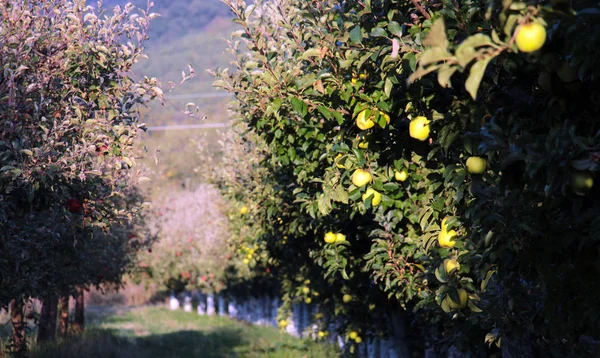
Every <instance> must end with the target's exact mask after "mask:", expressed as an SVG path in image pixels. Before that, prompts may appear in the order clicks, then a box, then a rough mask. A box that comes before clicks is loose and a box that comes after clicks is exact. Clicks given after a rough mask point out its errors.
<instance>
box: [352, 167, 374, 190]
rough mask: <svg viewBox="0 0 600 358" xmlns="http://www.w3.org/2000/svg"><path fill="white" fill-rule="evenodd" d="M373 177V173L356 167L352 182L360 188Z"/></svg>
mask: <svg viewBox="0 0 600 358" xmlns="http://www.w3.org/2000/svg"><path fill="white" fill-rule="evenodd" d="M371 179H373V177H372V176H371V173H369V172H368V171H366V170H363V169H356V170H355V171H354V173H353V174H352V184H354V185H356V186H357V187H359V188H360V187H362V186H365V185H366V184H367V183H369V182H371Z"/></svg>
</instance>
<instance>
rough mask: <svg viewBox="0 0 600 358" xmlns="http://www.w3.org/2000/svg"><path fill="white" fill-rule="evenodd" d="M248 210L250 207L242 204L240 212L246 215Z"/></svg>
mask: <svg viewBox="0 0 600 358" xmlns="http://www.w3.org/2000/svg"><path fill="white" fill-rule="evenodd" d="M247 212H248V207H246V206H242V207H241V208H240V214H242V215H245V214H246V213H247Z"/></svg>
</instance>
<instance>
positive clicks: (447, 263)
mask: <svg viewBox="0 0 600 358" xmlns="http://www.w3.org/2000/svg"><path fill="white" fill-rule="evenodd" d="M458 269H460V264H459V263H458V261H456V259H452V260H451V259H445V260H444V270H446V274H448V275H449V274H451V273H452V272H453V271H454V270H458Z"/></svg>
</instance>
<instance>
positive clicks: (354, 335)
mask: <svg viewBox="0 0 600 358" xmlns="http://www.w3.org/2000/svg"><path fill="white" fill-rule="evenodd" d="M348 336H349V337H350V339H356V337H358V333H357V332H356V331H350V334H349V335H348Z"/></svg>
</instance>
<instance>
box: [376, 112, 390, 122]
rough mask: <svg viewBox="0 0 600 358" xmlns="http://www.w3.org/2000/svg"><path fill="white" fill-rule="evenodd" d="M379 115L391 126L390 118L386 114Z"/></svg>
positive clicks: (380, 113)
mask: <svg viewBox="0 0 600 358" xmlns="http://www.w3.org/2000/svg"><path fill="white" fill-rule="evenodd" d="M379 115H380V116H382V117H383V118H385V123H387V124H390V116H389V115H387V114H386V113H383V112H381V111H379Z"/></svg>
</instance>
